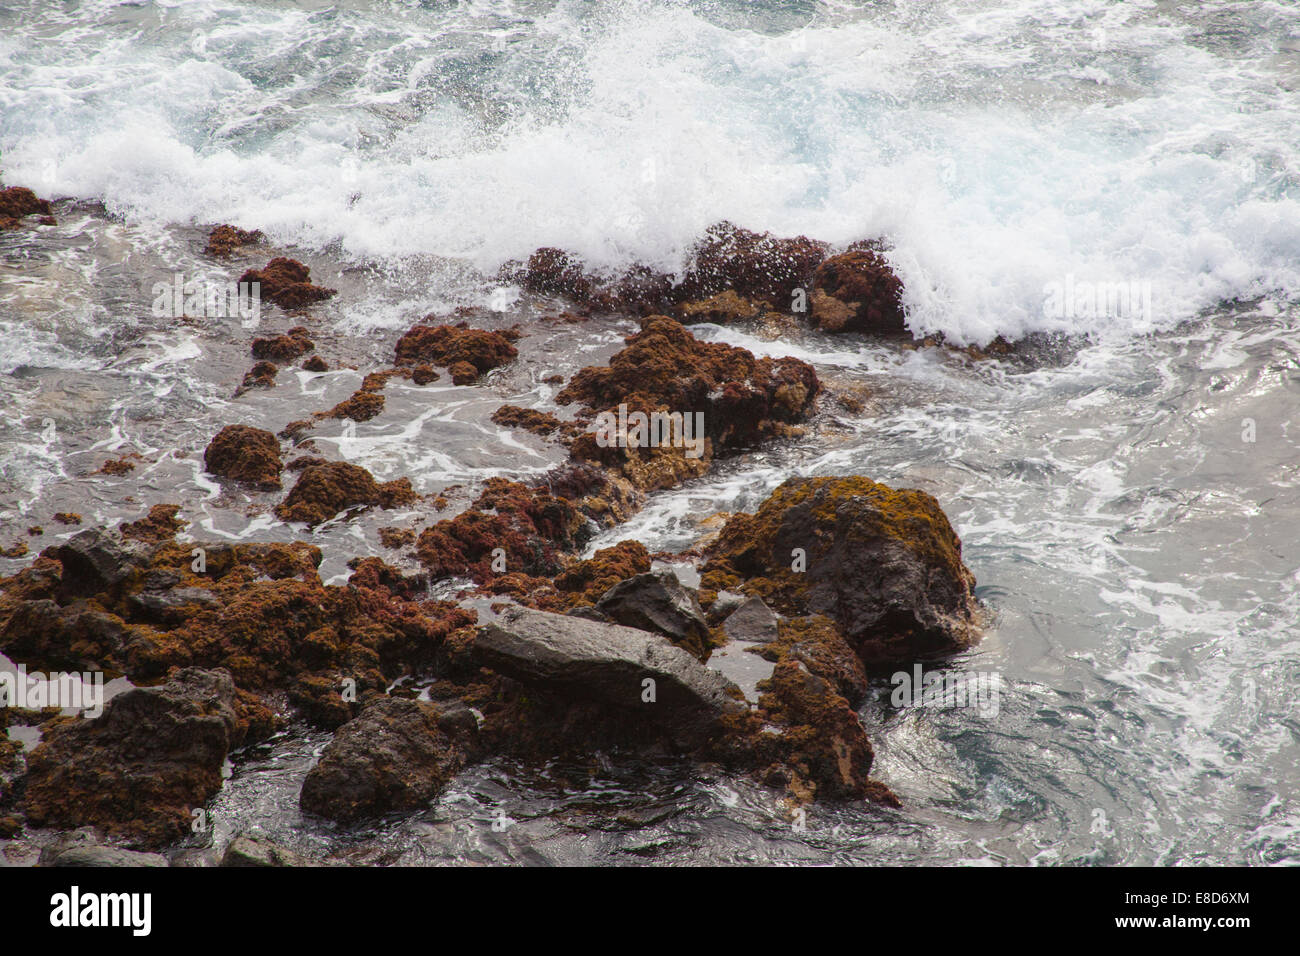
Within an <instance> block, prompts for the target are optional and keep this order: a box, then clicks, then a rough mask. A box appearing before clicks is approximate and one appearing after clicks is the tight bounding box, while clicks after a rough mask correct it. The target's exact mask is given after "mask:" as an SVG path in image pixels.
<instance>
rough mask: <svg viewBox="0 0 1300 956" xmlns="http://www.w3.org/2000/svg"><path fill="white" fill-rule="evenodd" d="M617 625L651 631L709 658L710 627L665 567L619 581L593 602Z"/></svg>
mask: <svg viewBox="0 0 1300 956" xmlns="http://www.w3.org/2000/svg"><path fill="white" fill-rule="evenodd" d="M596 610H598V611H600V612H601V613H602V614H604V615H605V616H606V617H608V618H609V619H610V620H611V621H614V622H615V623H616V624H623V625H626V626H627V627H635V628H639V629H640V630H643V631H654V632H656V633H658V634H662V635H664V637H666V638H668V640H670V641H672V642H673V643H674V644H676V645H677V646H678V647H682V648H685V649H686V650H688V651H690V652H691V653H692V654H694V655H695V656H696V657H699V658H701V659H702V658H705V657H707V656H708V647H709V625H708V624H707V623H705V620H704V611H703V610H702V609H701V608H700V602H699V601H697V600H696V598H695V595H694V594H693V593H692V592H690V591H688V590H686V588H684V587H682V583H681V581H679V580H678V579H677V575H676V574H674V573H673V572H672V571H671V570H670V569H668V568H660V569H658V570H655V571H648V572H646V573H645V574H638V575H636V576H635V577H631V578H628V579H627V580H626V581H620V582H619V583H618V584H615V585H614V586H613V587H612V588H610V589H609V590H608V591H606V592H605V594H604V595H603V596H602V597H601V599H600V600H599V601H597V602H596Z"/></svg>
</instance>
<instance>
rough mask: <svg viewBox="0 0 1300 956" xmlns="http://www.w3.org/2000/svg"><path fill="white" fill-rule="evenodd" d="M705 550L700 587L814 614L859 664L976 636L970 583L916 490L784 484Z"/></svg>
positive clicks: (942, 649) (945, 528)
mask: <svg viewBox="0 0 1300 956" xmlns="http://www.w3.org/2000/svg"><path fill="white" fill-rule="evenodd" d="M796 549H798V550H802V552H803V557H802V559H800V558H799V557H798V550H796ZM705 554H706V556H707V558H708V564H707V565H706V567H705V571H704V575H703V586H704V587H705V588H706V589H708V590H720V589H722V588H730V589H732V590H736V589H741V590H744V591H746V592H747V593H750V594H756V595H759V596H761V597H763V599H764V600H765V601H766V603H767V604H768V605H770V606H772V607H775V608H777V609H778V610H780V611H782V612H783V613H785V614H788V615H791V616H802V615H806V614H825V615H826V616H828V617H829V618H831V619H832V620H834V621H835V622H836V623H837V624H838V626H839V628H840V629H841V630H842V631H843V633H844V635H845V637H846V638H847V639H848V640H849V642H850V644H851V645H852V646H853V647H854V649H855V650H856V651H857V653H858V655H859V656H860V657H861V658H862V660H863V662H864V663H866V664H867V665H868V666H890V665H894V664H901V663H913V662H916V661H919V660H925V659H927V658H931V657H935V656H940V655H943V654H949V653H952V652H955V651H959V650H963V649H965V648H967V647H969V646H971V644H973V643H974V642H975V641H976V640H977V638H978V632H977V628H976V625H975V609H976V602H975V598H974V596H973V593H972V588H973V586H974V583H975V578H974V576H973V575H972V574H971V573H970V571H969V570H968V569H967V567H966V566H965V565H964V564H963V563H962V559H961V541H960V540H959V539H958V538H957V535H956V533H955V532H954V531H953V529H952V526H951V525H950V524H949V523H948V519H947V517H945V515H944V513H943V510H942V509H941V508H940V507H939V503H938V502H937V501H935V500H934V498H933V497H931V496H930V495H928V494H926V493H925V492H923V491H916V490H912V489H903V490H895V489H893V488H889V487H887V486H885V485H881V484H877V483H876V482H874V481H871V480H869V479H866V478H859V477H846V478H791V479H789V480H787V481H786V482H784V483H783V484H782V485H781V486H780V487H778V488H777V489H776V490H775V491H773V492H772V494H771V496H770V497H769V498H768V499H767V500H766V501H764V502H763V504H762V505H761V506H760V507H759V509H758V512H757V513H756V514H753V515H747V514H737V515H733V516H732V517H731V518H730V519H729V520H728V521H727V524H726V526H725V527H724V528H723V529H722V532H721V534H720V535H719V536H718V538H717V539H716V540H715V541H714V542H713V543H712V544H710V545H709V546H708V547H707V548H706V549H705ZM800 560H802V561H803V562H804V565H805V566H804V569H803V570H797V569H796V565H795V563H796V562H797V561H800Z"/></svg>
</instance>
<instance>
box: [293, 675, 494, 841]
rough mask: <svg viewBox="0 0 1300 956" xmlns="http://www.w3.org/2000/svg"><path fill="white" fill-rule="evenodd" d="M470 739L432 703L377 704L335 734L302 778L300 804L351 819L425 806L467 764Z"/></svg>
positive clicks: (388, 700) (390, 701) (322, 813)
mask: <svg viewBox="0 0 1300 956" xmlns="http://www.w3.org/2000/svg"><path fill="white" fill-rule="evenodd" d="M448 730H450V731H451V733H449V732H448ZM454 735H455V736H459V737H460V738H461V739H460V742H459V746H458V743H457V741H456V740H454V739H453V736H454ZM472 737H473V732H470V733H468V734H467V733H466V732H465V729H464V725H463V724H460V723H458V722H454V721H448V720H445V719H442V717H441V715H440V713H439V711H438V709H437V708H436V707H435V706H433V705H431V704H426V703H422V702H420V701H413V700H400V699H397V698H391V697H390V698H386V699H383V700H380V701H377V702H376V703H374V704H372V705H371V706H369V707H367V708H366V709H365V710H364V711H362V712H361V714H360V715H359V716H358V717H356V718H355V719H353V720H351V721H349V722H348V723H346V724H344V725H343V726H342V727H340V728H339V730H338V732H337V733H336V734H335V735H334V739H333V740H332V741H330V743H329V745H328V746H327V747H326V748H325V752H324V753H323V754H321V759H320V762H319V763H318V764H317V765H316V766H315V767H313V768H312V770H311V772H310V773H309V774H307V779H306V780H305V781H304V782H303V787H302V797H301V801H300V802H301V805H302V808H303V810H305V811H306V812H308V813H314V814H317V815H319V816H323V817H328V818H329V819H331V820H339V821H342V822H345V823H346V822H350V821H353V820H357V819H360V818H362V817H371V816H381V815H383V814H386V813H393V812H401V811H409V810H414V809H418V808H420V807H423V806H425V805H427V804H428V803H429V801H430V800H432V799H433V798H434V797H435V796H436V795H437V793H438V791H439V790H441V789H442V788H443V787H444V786H445V785H446V784H447V781H448V780H449V779H451V776H452V775H453V774H454V773H455V772H456V771H457V770H459V769H460V768H461V767H462V766H463V765H464V762H465V759H466V758H465V753H464V750H463V749H462V748H463V747H466V746H469V747H470V748H471V749H472V748H473V742H472Z"/></svg>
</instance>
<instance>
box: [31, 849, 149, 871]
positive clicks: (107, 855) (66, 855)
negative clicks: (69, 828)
mask: <svg viewBox="0 0 1300 956" xmlns="http://www.w3.org/2000/svg"><path fill="white" fill-rule="evenodd" d="M52 850H53V848H50V847H47V848H46V849H45V850H42V851H41V856H40V863H39V865H40V866H51V867H53V866H78V867H116V866H143V867H158V866H166V865H167V858H166V857H165V856H163V855H162V854H161V853H139V852H137V851H134V850H123V849H122V848H120V847H114V846H90V845H83V846H71V847H67V848H65V849H60V850H53V852H51V851H52Z"/></svg>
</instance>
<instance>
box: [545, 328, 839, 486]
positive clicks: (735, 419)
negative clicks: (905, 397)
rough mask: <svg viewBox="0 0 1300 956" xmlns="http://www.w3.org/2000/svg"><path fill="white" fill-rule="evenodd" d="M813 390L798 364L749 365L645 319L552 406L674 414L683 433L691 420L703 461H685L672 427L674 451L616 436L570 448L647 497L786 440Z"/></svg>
mask: <svg viewBox="0 0 1300 956" xmlns="http://www.w3.org/2000/svg"><path fill="white" fill-rule="evenodd" d="M819 389H820V383H819V382H818V380H817V373H816V372H815V371H814V370H813V368H812V366H811V365H809V364H807V363H806V362H802V361H800V360H798V359H793V358H781V359H769V358H763V359H756V358H755V357H754V356H753V354H752V353H750V352H748V351H747V350H745V349H741V348H735V347H733V346H730V345H724V344H722V343H710V342H701V341H700V340H698V339H696V338H695V336H693V335H692V334H691V333H690V332H689V331H687V330H686V329H685V328H684V327H683V326H682V325H681V324H680V323H678V322H676V321H675V320H673V319H670V318H668V317H666V316H662V315H652V316H648V317H646V318H645V319H643V320H642V323H641V331H640V332H638V333H637V334H635V335H632V336H630V337H628V339H627V346H626V347H625V348H624V349H623V350H622V351H620V352H618V353H617V354H616V355H614V356H613V357H612V358H611V359H610V361H609V365H608V366H607V367H603V368H602V367H590V368H584V369H582V370H581V371H580V372H578V374H576V375H575V376H573V378H572V379H571V380H570V381H569V383H568V385H566V386H565V387H564V389H562V390H561V391H560V393H559V394H558V395H557V396H556V398H555V400H556V402H558V403H559V404H561V405H567V404H570V403H580V404H581V405H582V406H583V412H582V414H584V415H587V416H590V415H592V414H596V413H603V412H607V413H610V414H611V415H614V414H615V413H617V412H618V411H619V409H620V406H626V411H627V413H629V414H630V413H635V412H641V413H644V414H646V415H651V414H654V413H663V412H667V413H680V415H681V416H683V425H684V423H685V421H686V417H687V416H690V418H689V420H690V422H691V424H692V425H694V424H695V423H696V422H697V421H699V422H700V423H701V424H702V426H703V436H702V437H703V439H705V440H704V441H703V442H702V446H703V447H702V449H700V450H698V451H702V454H700V453H697V454H695V455H694V457H692V456H690V455H688V454H687V450H686V448H685V442H684V441H683V440H681V435H680V433H681V432H682V429H680V428H679V429H678V432H679V436H678V440H676V441H675V442H672V441H670V442H669V444H670V445H672V447H664V446H663V442H660V443H659V444H660V447H645V445H646V442H643V441H637V440H636V439H634V438H632V437H629V436H628V435H624V434H621V433H620V434H619V435H616V436H613V437H614V438H616V439H617V440H616V441H615V442H609V441H606V442H605V443H604V444H602V443H601V441H600V440H599V439H598V436H597V434H595V433H587V434H583V435H581V436H579V437H578V439H577V440H575V441H574V443H573V446H572V454H573V457H574V458H575V459H578V460H583V461H591V462H598V463H600V464H602V465H604V466H605V467H607V468H611V467H612V468H617V469H619V470H621V472H622V474H623V475H624V476H626V477H627V478H628V479H629V480H630V481H632V482H633V484H635V485H636V486H637V487H639V488H645V489H653V488H663V487H669V486H671V485H674V484H676V483H678V482H679V481H681V480H682V479H683V478H686V477H694V476H697V475H699V474H702V473H703V471H704V470H705V469H706V468H707V467H708V462H709V459H710V458H711V457H712V456H713V455H714V454H716V453H717V452H718V451H720V450H722V449H740V448H748V447H752V446H754V445H756V444H758V443H760V442H762V441H763V440H765V439H768V438H771V437H775V436H780V435H788V434H791V432H792V428H791V426H793V425H796V424H797V423H799V422H802V421H804V420H805V419H806V418H807V417H808V415H809V414H810V413H811V411H812V409H813V407H814V404H815V399H816V396H817V393H818V391H819ZM668 437H669V438H670V439H671V438H672V436H671V435H670V436H668ZM692 437H693V439H699V438H700V437H701V436H700V435H699V434H698V432H696V433H695V434H694V435H693V436H692ZM626 445H632V446H633V447H624V446H626Z"/></svg>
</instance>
